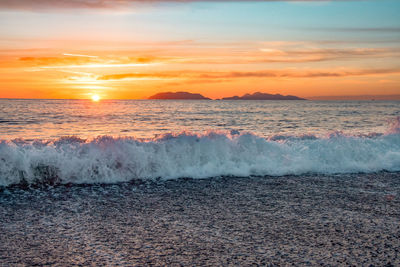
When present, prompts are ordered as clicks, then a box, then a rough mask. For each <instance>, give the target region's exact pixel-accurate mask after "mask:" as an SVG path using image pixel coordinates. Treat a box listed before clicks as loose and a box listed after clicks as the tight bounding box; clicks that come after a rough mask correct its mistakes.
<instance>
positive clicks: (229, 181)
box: [0, 173, 400, 266]
mask: <svg viewBox="0 0 400 267" xmlns="http://www.w3.org/2000/svg"><path fill="white" fill-rule="evenodd" d="M0 232H1V235H0V265H1V266H15V265H59V266H67V265H75V264H78V265H94V264H96V265H104V264H107V265H121V266H131V265H171V266H181V265H185V266H188V265H208V266H215V265H251V264H258V265H290V264H296V265H324V266H325V265H326V266H332V265H336V266H337V265H358V266H360V265H364V266H368V265H370V264H372V265H375V266H385V265H386V266H399V265H400V173H378V174H353V175H336V176H317V175H309V176H285V177H250V178H212V179H204V180H175V181H167V182H157V183H143V184H137V183H125V184H119V185H109V186H104V185H103V186H102V185H91V186H58V187H55V188H42V189H29V190H22V189H18V188H13V189H6V190H4V189H3V190H2V191H1V192H0Z"/></svg>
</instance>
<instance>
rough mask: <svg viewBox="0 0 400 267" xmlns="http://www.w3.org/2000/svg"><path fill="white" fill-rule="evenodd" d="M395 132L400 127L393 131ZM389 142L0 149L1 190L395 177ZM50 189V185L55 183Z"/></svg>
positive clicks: (182, 141) (246, 137)
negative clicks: (184, 180) (309, 176)
mask: <svg viewBox="0 0 400 267" xmlns="http://www.w3.org/2000/svg"><path fill="white" fill-rule="evenodd" d="M397 126H398V125H397ZM394 128H395V129H391V130H390V132H389V133H388V134H386V135H376V136H367V137H365V136H364V137H363V136H346V135H343V134H339V133H336V134H332V135H329V136H327V137H326V138H318V137H315V136H309V135H306V136H303V137H290V136H286V137H282V136H275V137H271V138H269V139H264V138H261V137H258V136H256V135H253V134H249V133H244V134H243V133H242V134H240V133H238V132H234V133H219V132H208V133H205V134H201V135H199V134H190V133H180V134H175V135H174V134H169V135H164V136H162V137H159V138H157V139H153V140H144V141H143V140H138V139H134V138H113V137H107V136H102V137H98V138H96V139H93V140H89V141H84V140H81V139H79V138H75V137H70V138H61V139H59V140H57V141H54V142H44V141H36V142H24V141H21V140H18V141H2V142H0V185H2V186H8V185H11V184H18V183H21V181H22V180H24V181H25V182H27V183H37V182H44V183H46V182H48V181H50V180H52V179H53V180H55V182H61V183H116V182H123V181H129V180H131V179H155V178H161V179H174V178H180V177H189V178H205V177H216V176H250V175H287V174H293V175H301V174H305V173H320V174H332V173H356V172H367V173H368V172H377V171H382V170H387V171H400V133H399V131H398V129H399V127H397V128H396V126H395V127H394ZM53 182H54V181H53Z"/></svg>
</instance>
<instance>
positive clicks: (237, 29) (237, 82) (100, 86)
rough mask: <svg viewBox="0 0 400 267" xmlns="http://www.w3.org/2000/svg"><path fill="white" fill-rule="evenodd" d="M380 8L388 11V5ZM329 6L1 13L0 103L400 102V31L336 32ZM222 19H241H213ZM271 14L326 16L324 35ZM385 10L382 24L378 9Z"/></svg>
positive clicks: (235, 5)
mask: <svg viewBox="0 0 400 267" xmlns="http://www.w3.org/2000/svg"><path fill="white" fill-rule="evenodd" d="M43 2H46V1H43ZM356 2H358V4H357V3H356ZM372 2H373V1H372ZM384 2H385V1H384ZM386 2H387V8H390V4H391V3H392V2H391V1H386ZM381 3H382V2H381ZM362 4H364V6H365V3H360V2H359V1H355V2H354V3H353V5H360V7H361V5H362ZM199 5H200V6H199ZM327 5H328V6H327ZM329 5H333V6H331V7H330V6H329ZM336 5H339V4H336V3H327V4H325V5H311V4H308V5H306V4H304V5H301V4H294V3H293V4H292V3H287V2H285V1H283V2H282V3H272V2H268V3H252V4H247V3H246V4H243V3H222V2H221V3H220V4H205V3H200V4H199V3H197V2H196V3H184V4H179V5H177V6H173V7H170V6H165V5H161V6H159V5H156V6H151V7H141V8H135V9H133V8H130V9H126V7H125V9H123V10H120V9H106V10H103V9H102V10H98V9H95V10H86V9H82V10H81V8H80V7H78V11H77V10H76V7H73V8H70V9H64V8H62V9H60V8H53V7H51V6H50V7H49V8H48V9H46V10H45V11H43V10H37V9H35V8H34V7H31V6H28V7H29V8H32V10H29V11H26V10H24V9H23V8H22V9H20V8H19V7H18V8H16V7H14V6H11V7H7V6H4V7H2V8H3V10H1V13H0V16H1V17H2V21H3V22H5V23H3V24H2V25H3V26H0V27H1V28H0V36H2V38H1V42H0V86H1V88H0V97H1V98H72V99H76V98H78V99H79V98H90V97H91V96H92V95H94V94H98V95H99V96H100V97H101V98H103V99H138V98H147V97H149V96H150V95H152V94H155V93H157V92H161V91H187V92H194V93H201V94H203V95H204V96H206V97H210V98H221V97H226V96H233V95H243V94H245V93H252V92H256V91H260V92H267V93H280V94H285V95H286V94H291V95H297V96H300V97H305V98H312V97H321V96H326V97H327V96H338V97H339V96H354V95H391V96H390V97H388V98H399V99H400V96H393V95H400V64H399V62H400V45H399V44H400V35H399V30H398V29H399V28H396V27H397V24H396V23H398V22H396V20H394V22H393V23H394V24H395V25H394V26H393V25H390V27H387V26H386V25H377V24H376V23H377V22H375V24H374V25H375V27H371V26H370V25H369V23H372V22H370V21H369V20H370V18H369V17H368V16H369V15H368V14H369V13H368V12H367V10H366V11H365V13H366V14H364V16H365V18H362V19H359V20H360V21H359V22H358V23H359V24H360V25H361V26H362V27H361V26H360V27H358V26H357V27H353V28H351V27H350V28H340V27H338V25H336V24H335V25H332V23H336V22H333V20H332V21H330V20H329V14H330V13H329V12H331V11H330V10H332V8H336V9H339V8H346V7H343V5H345V4H344V3H341V4H340V6H336ZM227 7H228V9H231V13H232V12H233V13H234V12H237V13H238V15H237V16H236V17H235V16H234V14H233V15H232V14H231V15H226V17H222V18H220V17H217V15H222V14H225V13H224V12H225V10H226V8H227ZM272 7H274V8H275V9H278V10H279V8H285V7H286V8H291V9H293V11H292V12H293V13H294V14H296V15H297V14H298V16H299V18H302V16H304V15H305V14H307V13H308V12H313V10H319V11H321V12H322V13H323V12H326V14H325V16H328V19H327V21H325V22H321V23H320V24H321V25H322V26H323V27H326V29H327V30H326V31H329V32H330V34H327V33H326V31H324V30H318V29H313V28H312V27H310V26H309V25H310V24H313V25H314V24H315V22H313V21H308V20H305V21H302V20H301V19H300V20H299V22H297V21H296V20H293V19H291V18H289V15H290V14H283V15H282V16H284V15H286V16H288V17H287V18H285V17H283V18H279V19H275V20H269V17H268V16H266V14H265V12H271V8H272ZM0 8H1V6H0ZM327 8H331V9H327ZM348 8H350V7H348ZM380 8H381V9H383V10H382V11H381V12H382V14H381V15H382V16H383V13H384V11H385V10H386V9H385V6H384V7H382V6H380ZM243 9H244V10H243ZM258 9H264V10H263V11H264V12H260V13H257V12H258V11H257V10H258ZM310 9H311V10H310ZM242 10H243V11H242ZM282 10H287V9H282ZM372 11H373V10H372V7H371V14H374V13H373V12H372ZM375 11H376V12H379V10H375ZM76 12H78V13H77V14H75V13H76ZM249 12H250V14H253V15H254V16H249ZM252 12H253V13H252ZM296 12H297V13H296ZM376 12H375V13H376ZM242 13H243V14H242ZM288 13H290V12H288ZM160 14H162V16H164V17H161V18H160V16H161V15H160ZM246 14H247V15H246ZM189 15H190V16H189ZM331 15H332V14H331ZM333 15H335V14H333ZM333 15H332V16H333ZM389 15H390V14H389ZM241 16H242V17H241ZM292 16H293V15H292ZM348 16H349V18H347V19H348V20H349V22H351V20H352V18H351V17H350V16H351V14H350V13H349V15H348ZM371 16H372V15H371ZM385 16H388V15H387V13H386V15H385ZM333 17H334V16H333ZM333 17H332V18H333ZM315 19H316V20H318V18H315ZM375 19H377V18H375ZM210 20H211V21H212V20H218V21H217V22H218V23H219V24H217V22H215V23H216V24H215V26H213V25H212V24H211V23H209V21H210ZM364 20H365V21H364ZM186 21H187V25H186V24H185V23H183V22H186ZM377 21H379V20H377ZM388 21H389V22H390V18H389V19H388ZM22 22H24V23H22ZM317 22H318V21H317ZM207 23H208V24H207ZM297 23H299V24H300V25H299V26H298V25H297ZM324 23H325V24H326V25H325V24H324ZM363 23H364V24H365V25H364V24H363ZM302 24H304V25H302ZM271 25H272V26H271ZM282 25H283V26H282ZM267 26H268V27H270V28H268V27H267ZM322 26H321V27H322ZM383 26H385V27H386V28H383ZM379 27H382V29H384V30H383V31H379V29H380V28H379ZM264 29H266V30H264ZM385 29H386V30H385Z"/></svg>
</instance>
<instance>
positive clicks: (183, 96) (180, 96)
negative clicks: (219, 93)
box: [149, 92, 210, 100]
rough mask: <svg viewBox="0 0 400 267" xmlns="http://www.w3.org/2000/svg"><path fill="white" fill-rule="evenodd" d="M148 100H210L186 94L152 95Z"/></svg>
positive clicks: (164, 93)
mask: <svg viewBox="0 0 400 267" xmlns="http://www.w3.org/2000/svg"><path fill="white" fill-rule="evenodd" d="M149 99H171V100H172V99H179V100H210V98H207V97H204V96H202V95H201V94H192V93H188V92H163V93H158V94H155V95H152V96H150V97H149Z"/></svg>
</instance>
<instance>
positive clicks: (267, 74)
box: [97, 68, 400, 81]
mask: <svg viewBox="0 0 400 267" xmlns="http://www.w3.org/2000/svg"><path fill="white" fill-rule="evenodd" d="M388 74H400V68H387V69H353V70H352V69H350V70H265V71H231V72H198V71H179V72H178V71H170V72H154V73H123V74H109V75H102V76H99V77H98V78H97V79H98V80H105V81H109V80H114V81H115V80H129V79H143V78H148V79H150V78H151V79H189V80H190V79H192V80H193V79H196V80H199V79H200V80H201V79H206V80H209V81H211V80H216V81H218V80H220V79H224V80H226V79H237V78H329V77H349V76H371V75H388Z"/></svg>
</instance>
